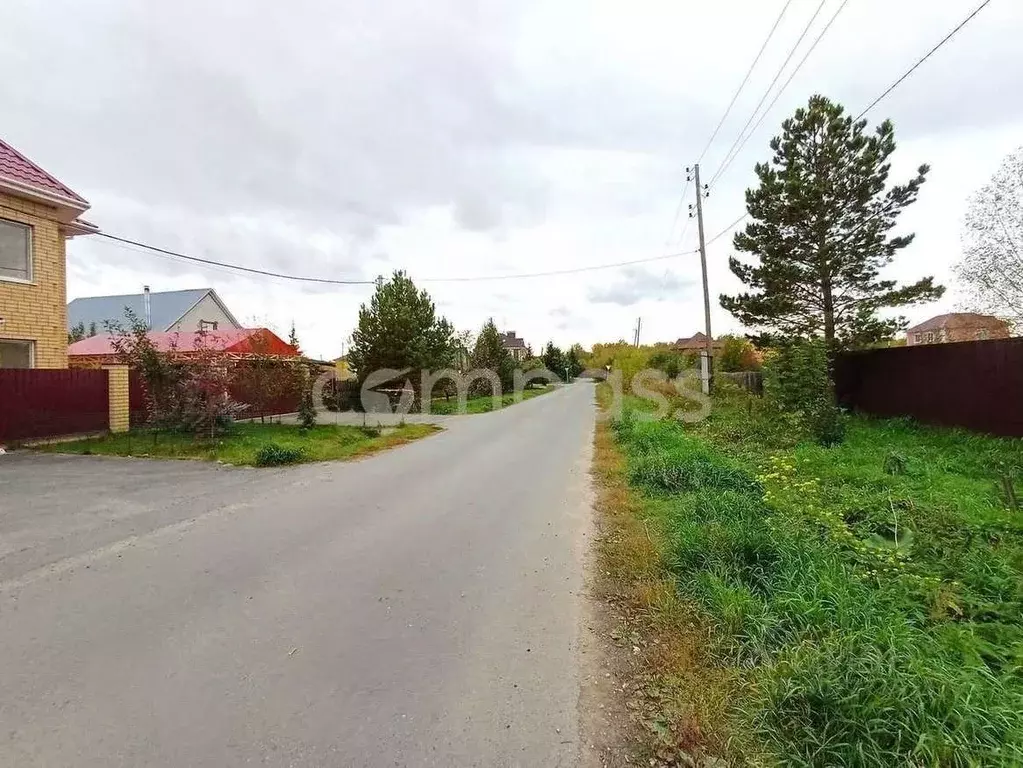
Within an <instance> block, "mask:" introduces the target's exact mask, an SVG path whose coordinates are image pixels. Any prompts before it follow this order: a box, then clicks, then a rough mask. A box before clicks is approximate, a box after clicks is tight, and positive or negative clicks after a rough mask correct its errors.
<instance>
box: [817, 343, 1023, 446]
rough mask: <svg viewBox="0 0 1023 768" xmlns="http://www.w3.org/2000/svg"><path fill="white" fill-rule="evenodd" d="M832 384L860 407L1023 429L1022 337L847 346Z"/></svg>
mask: <svg viewBox="0 0 1023 768" xmlns="http://www.w3.org/2000/svg"><path fill="white" fill-rule="evenodd" d="M835 389H836V393H837V395H838V400H839V402H840V403H841V404H842V405H844V406H846V407H849V408H853V409H854V410H857V411H861V412H863V413H868V414H872V415H875V416H889V417H890V416H909V417H911V418H913V419H915V420H917V421H920V422H923V423H925V424H938V425H942V426H948V427H963V428H965V429H971V430H974V431H976V432H987V433H990V434H993V435H1004V436H1007V437H1023V338H1017V339H998V340H989V341H964V342H958V343H953V344H924V345H920V346H912V347H893V348H891V349H872V350H866V351H863V352H847V353H844V354H842V355H839V357H838V359H837V360H836V363H835Z"/></svg>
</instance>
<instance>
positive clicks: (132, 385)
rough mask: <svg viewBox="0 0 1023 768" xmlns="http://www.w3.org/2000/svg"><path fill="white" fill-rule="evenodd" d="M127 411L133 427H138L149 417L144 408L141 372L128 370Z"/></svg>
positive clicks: (143, 387)
mask: <svg viewBox="0 0 1023 768" xmlns="http://www.w3.org/2000/svg"><path fill="white" fill-rule="evenodd" d="M128 412H129V414H128V415H129V418H130V420H131V425H132V426H133V427H140V426H142V425H143V424H145V423H146V420H147V419H148V418H149V409H148V408H146V385H145V381H144V380H143V378H142V374H141V373H139V372H138V371H128Z"/></svg>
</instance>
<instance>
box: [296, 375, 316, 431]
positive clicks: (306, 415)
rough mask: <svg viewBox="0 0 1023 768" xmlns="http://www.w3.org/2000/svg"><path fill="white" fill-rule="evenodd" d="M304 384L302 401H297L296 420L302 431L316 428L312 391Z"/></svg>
mask: <svg viewBox="0 0 1023 768" xmlns="http://www.w3.org/2000/svg"><path fill="white" fill-rule="evenodd" d="M309 384H310V382H306V383H305V385H304V386H303V387H302V399H301V400H299V401H298V420H299V422H300V423H301V424H302V427H303V428H304V429H312V428H313V427H315V426H316V406H315V405H313V390H312V387H310V386H309Z"/></svg>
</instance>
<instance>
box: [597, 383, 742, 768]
mask: <svg viewBox="0 0 1023 768" xmlns="http://www.w3.org/2000/svg"><path fill="white" fill-rule="evenodd" d="M597 399H598V403H599V405H600V407H601V408H606V407H607V405H608V402H609V399H610V391H609V389H608V388H607V386H606V385H601V386H600V387H598V389H597ZM593 478H594V484H595V489H596V511H597V525H598V531H599V534H598V539H597V568H596V577H595V579H594V584H593V590H594V593H595V596H596V597H597V598H598V599H600V600H602V601H604V602H605V603H607V604H608V605H609V606H610V607H611V608H612V613H613V614H614V616H615V617H616V619H617V621H618V622H619V623H620V626H616V627H615V628H614V629H613V630H612V632H611V639H612V641H613V642H615V643H617V644H618V645H621V646H623V647H624V648H625V651H626V653H627V654H629V656H630V661H631V662H632V663H631V664H621V665H619V668H618V669H617V670H616V674H617V676H618V677H624V678H628V680H627V683H626V685H627V692H628V693H629V698H628V708H629V710H630V711H631V712H632V713H633V716H634V719H635V721H636V723H637V724H638V726H639V728H638V729H637V732H636V733H633V734H631V735H627V738H630V740H632V741H633V742H635V744H634V746H635V747H636V749H637V751H638V752H639V753H640V756H641V760H642V763H643V764H647V762H648V761H649V762H650V764H666V765H675V764H681V763H678V762H677V761H676V758H678V757H679V755H680V753H684V754H686V755H689V756H692V757H693V758H694V763H693V764H699V762H698V761H699V760H700V759H701V758H703V757H705V756H708V755H713V754H718V755H719V754H721V753H723V752H724V750H725V740H726V737H727V732H726V731H725V730H724V729H723V728H722V727H721V725H722V724H723V723H724V721H725V719H726V714H727V712H728V702H729V701H730V700H731V698H732V697H733V695H734V693H735V689H736V685H737V682H738V676H737V675H736V674H735V673H734V672H733V671H731V670H729V669H727V668H726V667H723V666H721V665H718V664H716V663H715V662H714V660H713V658H712V657H711V656H710V654H709V653H708V648H709V637H710V631H711V630H710V626H709V625H708V623H707V622H706V621H705V620H704V618H703V617H702V616H701V614H700V612H699V610H698V609H697V607H696V606H694V605H693V604H691V603H689V602H687V601H686V600H685V599H683V597H682V594H681V593H680V591H679V590H678V588H677V584H676V580H675V577H674V575H673V574H672V572H671V569H670V568H669V566H668V563H667V561H666V558H665V551H664V541H665V537H666V535H667V530H666V528H665V523H666V521H665V520H664V519H663V518H662V517H661V516H660V515H659V514H658V510H657V508H656V507H655V506H652V505H650V504H648V503H647V501H646V500H645V499H644V498H643V496H642V494H641V493H640V492H639V491H638V490H637V489H635V488H633V487H631V486H630V483H629V473H628V467H627V463H626V459H625V454H624V453H623V451H622V449H621V448H620V447H619V445H617V444H616V441H615V438H614V435H613V433H612V430H611V428H610V426H609V425H608V423H607V422H605V421H598V422H597V427H596V431H595V435H594V454H593Z"/></svg>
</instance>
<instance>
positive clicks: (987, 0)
mask: <svg viewBox="0 0 1023 768" xmlns="http://www.w3.org/2000/svg"><path fill="white" fill-rule="evenodd" d="M990 2H991V0H984V2H982V3H981V4H980V5H978V6H977V7H976V8H975V9H974V10H973V13H971V14H970V15H969V16H967V17H966V18H965V19H963V20H962V21H961V22H959V26H957V27H956V28H955V29H953V30H952V31H951V32H949V33H948V34H947V35H945V37H944V38H943V39H942V40H941V42H939V43H938V44H937V45H936V46H934V47H933V48H931V50H929V51H928V52H927V54H926V55H925V56H924V57H923V58H922V59H920V60H919V61H918V62H917V63H916V64H914V65H913V66H912V67H910V68H909V69H908V70H907V71H906V73H905V74H904V75H903V76H902V77H900V78H899V79H898V80H896V81H895V82H894V83H892V84H891V85H890V86H888V89H887V90H886V91H885V92H884V93H882V94H881V95H880V96H878V97H877V98H876V99H874V100H873V101H872V102H870V106H869V107H867V108H866V109H865V110H863V111H862V112H860V113H859V114H858V115H857V116H856V119H857V120H859V119H860V118H861V117H863V116H864V115H865V114H867V113H868V112H869V111H870V110H872V109H873V108H874V107H876V106H877V105H878V103H879V102H881V101H882V100H883V99H884V98H885V97H886V96H887V95H888V94H889V93H891V92H892V91H894V90H895V89H896V88H898V87H899V86H900V85H901V84H902V81H903V80H905V79H906V78H907V77H909V76H910V75H912V74H913V73H914V72H915V71H916V69H917V67H919V66H920V65H921V64H923V63H924V62H925V61H927V60H928V59H929V58H931V56H932V55H934V52H935V51H937V50H938V49H939V48H941V46H943V45H944V44H945V43H947V42H948V41H949V40H951V39H952V38H953V37H955V35H956V33H957V32H959V30H960V29H962V28H963V27H965V26H966V25H967V24H969V23H970V22H971V21H973V17H974V16H976V15H977V14H978V13H980V12H981V11H983V10H984V9H985V8H986V7H987V5H988V3H990Z"/></svg>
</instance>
